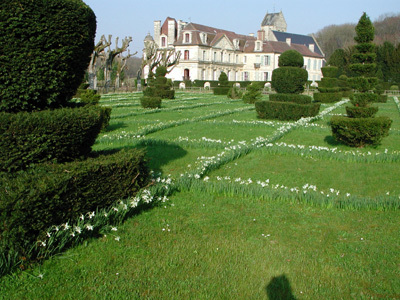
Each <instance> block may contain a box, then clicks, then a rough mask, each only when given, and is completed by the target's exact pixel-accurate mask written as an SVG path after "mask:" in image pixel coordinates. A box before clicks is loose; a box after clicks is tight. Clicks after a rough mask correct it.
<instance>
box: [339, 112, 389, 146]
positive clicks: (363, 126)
mask: <svg viewBox="0 0 400 300" xmlns="http://www.w3.org/2000/svg"><path fill="white" fill-rule="evenodd" d="M391 124H392V120H391V119H389V118H388V117H384V116H382V117H375V118H348V117H343V116H333V117H332V118H331V128H332V135H333V137H334V138H335V139H336V140H337V141H339V142H342V143H343V144H346V145H348V146H350V147H363V146H365V145H372V146H376V145H379V144H380V142H381V140H382V138H384V137H385V136H388V135H389V129H390V125H391Z"/></svg>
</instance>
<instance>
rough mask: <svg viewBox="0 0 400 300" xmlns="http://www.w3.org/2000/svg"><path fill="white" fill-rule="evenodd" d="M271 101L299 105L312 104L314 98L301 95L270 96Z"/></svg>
mask: <svg viewBox="0 0 400 300" xmlns="http://www.w3.org/2000/svg"><path fill="white" fill-rule="evenodd" d="M269 100H270V101H277V102H294V103H297V104H310V103H311V101H312V98H311V97H310V96H307V95H299V94H271V95H269Z"/></svg>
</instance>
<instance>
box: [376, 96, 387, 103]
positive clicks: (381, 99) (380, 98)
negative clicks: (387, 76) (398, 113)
mask: <svg viewBox="0 0 400 300" xmlns="http://www.w3.org/2000/svg"><path fill="white" fill-rule="evenodd" d="M387 99H388V95H378V98H377V99H376V101H375V102H379V103H386V102H387Z"/></svg>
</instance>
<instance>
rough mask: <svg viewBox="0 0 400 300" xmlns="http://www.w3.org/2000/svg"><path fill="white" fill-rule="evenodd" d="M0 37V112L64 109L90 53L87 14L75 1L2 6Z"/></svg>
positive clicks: (17, 0)
mask: <svg viewBox="0 0 400 300" xmlns="http://www.w3.org/2000/svg"><path fill="white" fill-rule="evenodd" d="M0 33H1V34H0V66H1V67H0V111H6V112H18V111H33V110H42V109H45V108H58V107H64V106H67V105H68V102H69V100H70V99H71V98H72V96H73V95H74V94H75V92H76V90H77V88H78V87H79V85H80V83H81V82H82V79H83V77H84V73H85V70H86V68H87V66H88V63H89V61H90V55H91V53H92V51H93V47H94V37H95V33H96V16H95V14H94V13H93V11H92V10H91V9H90V8H89V7H88V6H87V5H86V4H85V3H84V2H83V1H81V0H34V1H33V0H7V1H2V2H1V8H0Z"/></svg>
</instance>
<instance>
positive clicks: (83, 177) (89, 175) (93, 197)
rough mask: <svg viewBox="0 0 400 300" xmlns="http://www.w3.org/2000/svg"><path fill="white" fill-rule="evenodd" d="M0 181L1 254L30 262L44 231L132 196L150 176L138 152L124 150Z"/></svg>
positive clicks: (3, 177) (44, 166)
mask: <svg viewBox="0 0 400 300" xmlns="http://www.w3.org/2000/svg"><path fill="white" fill-rule="evenodd" d="M0 176H1V180H0V251H1V252H2V253H7V252H8V251H9V250H11V249H12V250H14V251H17V252H18V253H20V255H21V256H26V257H29V255H30V254H31V255H33V254H32V253H28V251H29V249H30V248H29V247H28V246H30V245H32V243H34V242H35V241H36V240H37V239H41V237H43V236H44V235H45V234H46V230H47V229H48V228H49V227H51V226H53V225H59V224H61V223H64V222H68V221H70V220H74V219H77V218H78V217H79V216H80V215H81V214H85V213H87V212H89V211H95V210H96V209H97V208H104V207H107V206H110V205H111V204H113V203H114V202H115V201H117V200H118V199H123V198H127V197H132V196H134V195H135V193H136V192H137V191H138V190H139V189H140V188H142V187H144V186H146V185H147V184H148V178H149V170H148V168H147V166H146V162H145V156H144V153H143V151H140V150H129V151H121V152H118V153H116V154H113V155H109V156H100V157H97V158H90V159H87V160H85V161H81V162H72V163H66V164H42V165H37V166H36V167H34V168H31V169H29V170H28V171H21V172H17V173H15V174H13V175H10V174H5V173H2V174H0Z"/></svg>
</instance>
